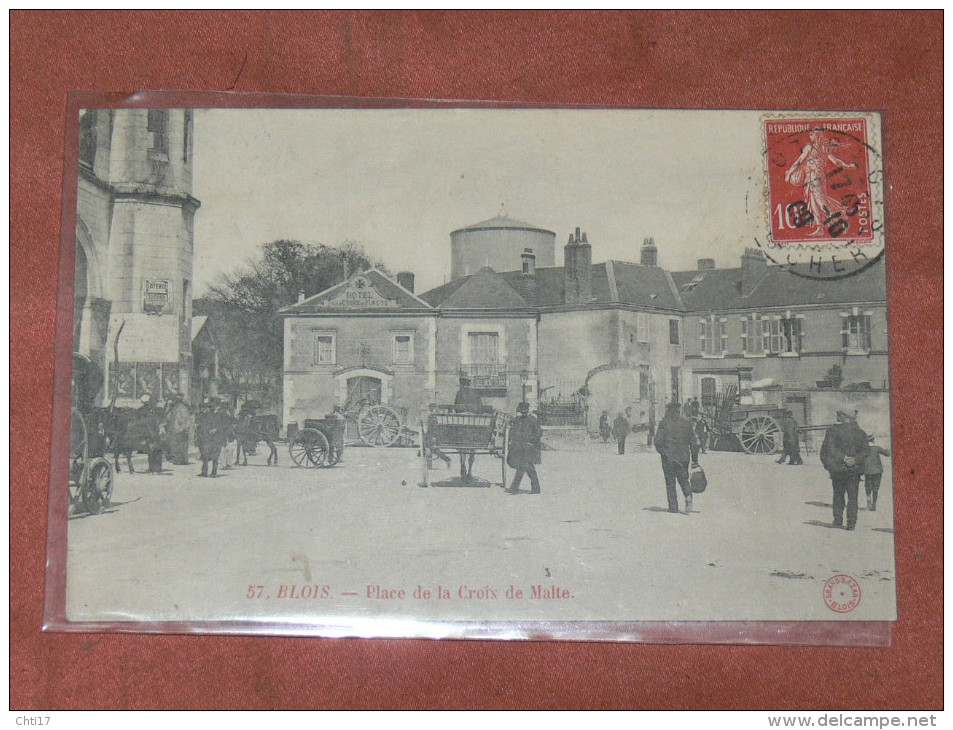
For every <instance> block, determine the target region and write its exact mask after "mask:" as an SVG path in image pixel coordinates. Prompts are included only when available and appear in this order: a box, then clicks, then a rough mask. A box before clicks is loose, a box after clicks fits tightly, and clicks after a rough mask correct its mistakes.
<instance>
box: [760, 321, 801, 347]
mask: <svg viewBox="0 0 953 730" xmlns="http://www.w3.org/2000/svg"><path fill="white" fill-rule="evenodd" d="M761 326H762V339H761V342H762V346H763V348H764V352H765V353H770V354H772V355H785V356H793V355H797V354H799V353H800V352H801V350H802V349H803V339H804V324H803V318H802V317H797V316H790V315H788V316H783V317H770V318H769V317H766V318H764V319H763V320H762V321H761Z"/></svg>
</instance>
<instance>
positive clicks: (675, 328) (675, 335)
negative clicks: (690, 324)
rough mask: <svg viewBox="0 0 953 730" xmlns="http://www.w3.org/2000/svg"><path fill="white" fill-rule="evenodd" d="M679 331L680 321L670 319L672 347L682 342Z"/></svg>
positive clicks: (669, 334) (669, 336) (669, 328)
mask: <svg viewBox="0 0 953 730" xmlns="http://www.w3.org/2000/svg"><path fill="white" fill-rule="evenodd" d="M678 329H679V327H678V320H677V319H670V320H669V321H668V343H669V344H670V345H677V344H679V342H680V340H679V336H678Z"/></svg>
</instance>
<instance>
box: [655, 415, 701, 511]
mask: <svg viewBox="0 0 953 730" xmlns="http://www.w3.org/2000/svg"><path fill="white" fill-rule="evenodd" d="M655 450H656V451H658V452H659V454H661V456H662V473H663V474H664V476H665V495H666V497H667V498H668V511H669V512H678V493H677V492H676V491H675V482H676V481H677V482H678V483H679V485H681V487H682V494H683V495H684V497H685V514H688V513H689V512H691V511H692V484H691V480H690V479H689V476H688V467H689V464H691V465H692V467H693V468H694V467H697V466H698V443H697V442H696V441H695V433H694V431H693V430H692V424H691V421H689V420H687V419H685V418H682V416H681V414H680V408H679V405H678V403H674V402H673V403H669V404H668V405H667V406H666V407H665V417H664V418H663V419H662V420H661V421H660V422H659V425H658V430H657V431H656V432H655ZM702 476H703V477H704V473H702Z"/></svg>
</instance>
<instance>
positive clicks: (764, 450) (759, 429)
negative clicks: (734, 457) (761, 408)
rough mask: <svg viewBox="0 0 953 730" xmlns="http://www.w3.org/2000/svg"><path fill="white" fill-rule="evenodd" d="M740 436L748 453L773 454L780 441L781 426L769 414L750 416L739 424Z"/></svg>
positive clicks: (742, 444)
mask: <svg viewBox="0 0 953 730" xmlns="http://www.w3.org/2000/svg"><path fill="white" fill-rule="evenodd" d="M740 438H741V446H742V448H743V449H744V450H745V451H746V452H747V453H749V454H773V453H774V452H776V451H777V450H778V445H779V444H780V443H781V426H780V425H779V424H778V422H777V421H775V420H774V419H773V418H772V417H771V416H765V415H761V414H758V415H754V416H750V417H749V418H748V419H747V420H746V421H745V422H744V423H743V424H741V433H740Z"/></svg>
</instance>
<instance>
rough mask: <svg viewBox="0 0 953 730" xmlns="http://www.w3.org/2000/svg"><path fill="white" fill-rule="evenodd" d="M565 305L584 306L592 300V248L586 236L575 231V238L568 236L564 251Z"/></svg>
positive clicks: (577, 230)
mask: <svg viewBox="0 0 953 730" xmlns="http://www.w3.org/2000/svg"><path fill="white" fill-rule="evenodd" d="M564 255H565V268H564V276H565V282H566V292H565V301H566V304H584V303H586V302H588V301H589V300H590V299H592V246H590V245H589V242H588V240H587V239H586V234H585V233H583V234H581V235H580V233H579V229H578V228H577V229H576V235H575V238H574V237H573V236H571V235H570V236H569V243H567V244H566V247H565V249H564Z"/></svg>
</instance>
